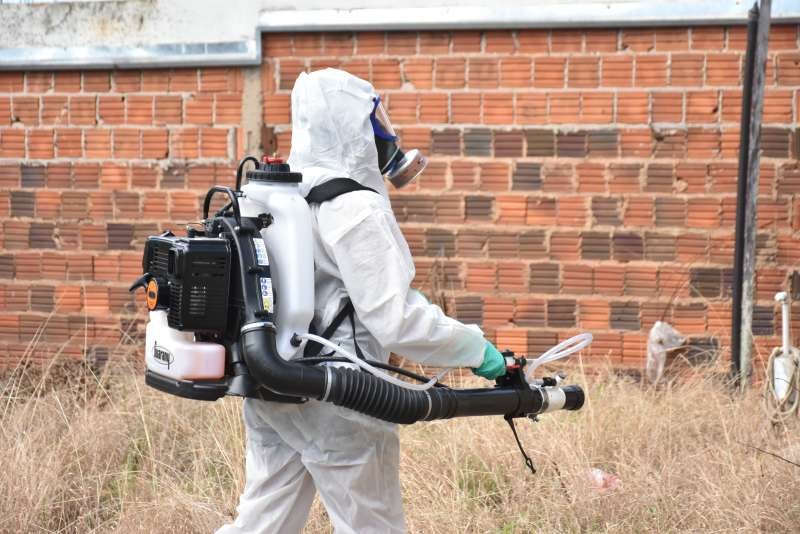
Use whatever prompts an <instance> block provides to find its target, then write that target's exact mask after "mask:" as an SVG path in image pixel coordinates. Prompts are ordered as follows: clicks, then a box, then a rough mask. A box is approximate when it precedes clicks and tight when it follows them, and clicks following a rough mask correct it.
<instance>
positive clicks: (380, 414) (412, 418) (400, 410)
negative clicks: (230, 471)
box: [241, 323, 584, 424]
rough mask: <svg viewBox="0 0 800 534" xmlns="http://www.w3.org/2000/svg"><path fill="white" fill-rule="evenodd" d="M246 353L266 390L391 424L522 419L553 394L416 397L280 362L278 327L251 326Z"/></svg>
mask: <svg viewBox="0 0 800 534" xmlns="http://www.w3.org/2000/svg"><path fill="white" fill-rule="evenodd" d="M241 344H242V351H243V353H244V358H245V361H246V362H247V366H248V368H249V369H250V373H251V374H252V375H253V376H254V377H255V378H256V380H257V381H258V382H259V383H261V385H263V386H264V387H266V388H267V389H270V390H272V391H274V392H276V393H280V394H282V395H291V396H300V397H309V398H314V399H318V400H323V401H328V402H332V403H334V404H336V405H337V406H343V407H345V408H350V409H351V410H354V411H357V412H361V413H363V414H366V415H370V416H372V417H375V418H377V419H382V420H384V421H389V422H390V423H401V424H411V423H415V422H417V421H431V420H434V419H449V418H451V417H465V416H472V415H509V416H520V415H530V414H538V413H541V412H543V411H546V410H547V409H548V405H549V402H550V399H549V395H548V389H542V388H528V389H518V388H511V387H503V388H499V387H498V388H484V389H449V388H438V387H434V388H430V389H428V390H426V391H416V390H411V389H407V388H403V387H400V386H396V385H394V384H390V383H389V382H386V381H385V380H382V379H380V378H378V377H376V376H373V375H371V374H368V373H363V372H361V371H356V370H353V369H347V368H334V367H322V368H321V367H308V366H304V365H300V364H297V363H292V362H290V361H286V360H284V359H283V358H281V356H280V354H278V350H277V347H276V345H275V333H274V327H272V325H270V324H267V323H251V324H250V325H248V326H245V327H244V328H243V329H242V336H241ZM558 389H560V391H562V392H563V394H564V404H563V406H561V408H562V409H565V410H578V409H580V408H581V407H582V406H583V401H584V395H583V390H582V389H581V388H580V387H579V386H575V385H573V386H566V387H562V388H558Z"/></svg>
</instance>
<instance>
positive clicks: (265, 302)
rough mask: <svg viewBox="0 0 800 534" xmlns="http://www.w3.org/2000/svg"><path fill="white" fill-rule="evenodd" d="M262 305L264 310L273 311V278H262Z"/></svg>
mask: <svg viewBox="0 0 800 534" xmlns="http://www.w3.org/2000/svg"><path fill="white" fill-rule="evenodd" d="M261 305H262V306H263V308H264V311H268V312H269V313H272V309H273V307H274V303H273V301H272V278H261Z"/></svg>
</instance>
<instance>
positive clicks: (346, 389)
mask: <svg viewBox="0 0 800 534" xmlns="http://www.w3.org/2000/svg"><path fill="white" fill-rule="evenodd" d="M220 220H221V221H222V224H223V226H224V227H225V228H226V229H227V231H228V233H229V234H230V235H231V236H232V237H233V239H234V241H235V243H236V250H237V255H238V257H237V259H238V264H239V268H240V272H241V279H240V283H241V289H242V297H243V300H244V302H245V313H244V321H243V322H244V326H242V328H241V330H240V338H239V342H240V346H241V350H242V355H243V356H244V360H245V363H246V364H247V368H248V369H249V371H250V374H251V375H252V376H253V377H254V378H255V379H256V381H257V382H258V383H259V384H260V385H261V386H263V387H265V388H267V389H268V390H270V391H272V392H274V393H278V394H280V395H286V396H290V397H306V398H311V399H318V400H321V401H326V402H332V403H334V404H336V405H337V406H343V407H345V408H350V409H352V410H354V411H357V412H361V413H363V414H366V415H370V416H372V417H376V418H378V419H382V420H384V421H389V422H390V423H403V424H411V423H415V422H417V421H431V420H433V419H449V418H451V417H464V416H470V415H505V416H510V417H519V416H524V415H533V414H538V413H541V412H544V411H548V410H551V409H565V410H578V409H580V408H581V406H583V400H584V397H583V390H581V388H580V387H579V386H574V385H573V386H566V387H549V388H531V387H528V386H527V384H526V385H525V387H511V386H504V387H494V388H484V389H462V390H459V389H449V388H442V387H432V388H429V389H427V390H425V391H417V390H412V389H408V388H404V387H400V386H397V385H395V384H390V383H389V382H386V381H385V380H382V379H380V378H378V377H376V376H373V375H371V374H368V373H363V372H361V371H356V370H353V369H347V368H335V367H309V366H306V365H302V364H300V363H297V362H292V361H286V360H284V359H283V358H282V357H281V355H280V353H279V352H278V348H277V346H276V343H275V325H274V324H273V323H272V322H271V321H270V320H269V319H271V317H270V316H269V315H267V316H264V314H263V312H261V313H259V312H258V310H259V306H260V305H259V304H258V303H259V302H261V295H260V292H259V291H260V290H259V289H258V288H259V285H258V284H256V283H255V278H258V277H260V276H264V273H263V272H262V270H261V268H260V266H258V265H257V262H256V256H255V252H254V250H253V245H252V239H248V238H245V237H246V236H247V235H252V233H254V232H255V229H250V230H247V228H246V227H249V226H250V224H251V223H249V222H248V221H247V220H246V219H241V221H239V219H229V218H221V219H220ZM265 319H267V320H265Z"/></svg>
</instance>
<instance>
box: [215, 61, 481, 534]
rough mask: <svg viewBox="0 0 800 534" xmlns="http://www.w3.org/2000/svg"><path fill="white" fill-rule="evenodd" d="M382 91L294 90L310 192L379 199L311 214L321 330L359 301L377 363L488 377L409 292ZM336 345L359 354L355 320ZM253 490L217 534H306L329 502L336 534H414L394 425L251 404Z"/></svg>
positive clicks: (314, 77) (475, 353) (299, 153)
mask: <svg viewBox="0 0 800 534" xmlns="http://www.w3.org/2000/svg"><path fill="white" fill-rule="evenodd" d="M376 96H377V93H376V92H375V89H374V88H373V87H372V85H370V84H369V83H368V82H366V81H364V80H361V79H359V78H357V77H355V76H353V75H351V74H348V73H346V72H343V71H340V70H335V69H325V70H321V71H317V72H312V73H310V74H305V73H302V74H300V77H299V78H298V79H297V81H296V82H295V85H294V89H293V90H292V150H291V155H290V157H289V164H290V165H291V167H292V170H293V171H295V172H301V173H302V174H303V182H302V185H301V191H302V193H303V194H304V195H305V194H307V193H308V191H309V190H310V189H311V188H312V187H314V186H316V185H320V184H322V183H325V182H326V181H328V180H330V179H332V178H337V177H347V178H351V179H353V180H356V181H358V182H359V183H361V184H363V185H365V186H367V187H370V188H372V189H373V190H375V191H376V192H378V193H379V194H375V193H373V192H370V191H356V192H351V193H347V194H345V195H342V196H339V197H337V198H335V199H333V200H330V201H328V202H324V203H322V204H319V205H313V206H312V215H313V219H314V220H313V229H314V240H315V242H314V261H315V295H316V296H315V314H314V321H315V325H317V329H318V331H322V330H323V329H324V328H325V327H326V326H327V325H329V324H330V323H331V321H333V319H334V317H335V316H336V314H337V312H338V311H339V310H340V309H341V307H342V305H343V302H344V301H346V299H347V298H348V297H349V298H350V299H351V300H352V302H353V305H354V308H355V313H356V317H355V330H356V332H355V334H356V339H357V341H358V344H359V347H360V348H361V350H362V351H363V352H364V355H365V357H366V358H367V359H375V360H380V361H382V362H386V361H387V360H388V358H389V353H390V352H394V353H397V354H399V355H402V356H405V357H408V358H410V359H412V360H415V361H417V362H421V363H427V364H431V365H437V366H453V367H456V366H458V367H478V366H479V365H481V362H482V361H483V354H484V349H485V340H484V337H483V333H482V332H481V330H480V329H479V328H478V327H477V326H474V325H470V326H467V325H464V324H462V323H460V322H458V321H456V320H455V319H451V318H449V317H447V316H445V315H444V313H443V312H442V310H441V309H440V308H439V307H438V306H435V305H433V304H430V303H428V302H427V300H426V299H425V298H424V297H423V296H422V295H421V294H420V293H418V292H417V291H415V290H412V289H410V285H411V282H412V280H413V278H414V264H413V262H412V258H411V253H410V251H409V248H408V244H407V243H406V241H405V239H404V238H403V235H402V233H401V232H400V229H399V228H398V226H397V222H396V220H395V218H394V214H393V213H392V210H391V206H390V204H389V196H388V194H387V192H386V187H385V186H384V182H383V178H382V176H381V174H380V172H379V170H378V159H377V152H376V148H375V141H374V138H373V128H372V125H371V123H370V119H369V115H370V112H371V111H372V109H373V107H374V98H375V97H376ZM331 340H332V341H334V342H335V343H337V344H340V345H341V346H342V347H344V348H345V349H346V350H348V351H350V352H351V353H353V352H354V345H353V332H352V329H351V325H350V321H347V320H346V321H344V322H343V323H342V324H341V325H340V326H339V328H338V329H337V330H336V332H335V333H334V335H333V336H332V337H331ZM244 420H245V426H246V429H247V467H246V485H245V489H244V493H243V494H242V496H241V499H240V502H239V507H238V517H237V518H236V520H235V522H234V523H233V524H230V525H226V526H225V527H223V528H222V529H220V530H219V531H218V532H220V533H224V534H229V533H234V532H236V533H239V532H247V533H252V532H264V533H284V532H287V533H293V532H300V530H301V529H302V528H303V525H304V524H305V522H306V519H307V517H308V511H309V508H310V506H311V504H312V501H313V499H314V495H315V489H316V490H318V491H319V493H320V496H321V498H322V501H323V503H324V505H325V507H326V509H327V511H328V514H329V516H330V519H331V522H332V523H333V526H334V528H335V531H336V532H353V533H355V532H358V533H369V532H376V533H378V532H380V533H386V532H402V531H404V529H405V524H404V518H403V509H402V500H401V495H400V479H399V473H398V468H399V441H398V436H397V429H396V427H395V425H393V424H390V423H386V422H384V421H380V420H377V419H374V418H371V417H369V416H366V415H362V414H360V413H356V412H353V411H350V410H347V409H345V408H340V407H337V406H334V405H333V404H329V403H322V402H318V401H315V400H310V401H309V402H307V403H305V404H301V405H291V404H278V403H268V402H264V401H260V400H256V399H247V400H245V404H244Z"/></svg>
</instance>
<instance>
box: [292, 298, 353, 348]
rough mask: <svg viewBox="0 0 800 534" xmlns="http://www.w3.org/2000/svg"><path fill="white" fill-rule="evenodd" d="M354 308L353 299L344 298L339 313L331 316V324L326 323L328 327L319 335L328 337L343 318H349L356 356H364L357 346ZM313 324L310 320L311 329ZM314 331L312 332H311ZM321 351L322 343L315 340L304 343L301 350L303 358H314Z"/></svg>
mask: <svg viewBox="0 0 800 534" xmlns="http://www.w3.org/2000/svg"><path fill="white" fill-rule="evenodd" d="M355 314H356V310H355V308H354V307H353V301H352V300H350V299H349V298H348V299H347V300H345V302H344V306H342V309H341V310H339V313H337V314H336V317H334V318H333V321H331V324H329V325H328V328H326V329H325V331H324V332H322V333H321V334H320V335H319V336H320V337H322V338H325V339H330V338H331V336H332V335H333V333H334V332H336V329H337V328H339V326H340V325H341V324H342V323H343V322H344V320H345V319H347V318H349V319H350V328H352V330H353V346H354V347H355V349H356V356H358V357H359V358H361V359H362V360H363V359H365V358H364V353H363V352H362V351H361V347H359V346H358V341H357V340H356V320H355ZM313 326H314V324H313V321H312V324H311V328H310V329H311V330H313V329H314V328H313ZM313 333H314V332H312V334H313ZM320 352H322V344H320V343H317V342H316V341H309V342H308V343H306V348H305V349H304V350H303V358H314V357H316V356H318V355H319V353H320Z"/></svg>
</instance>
